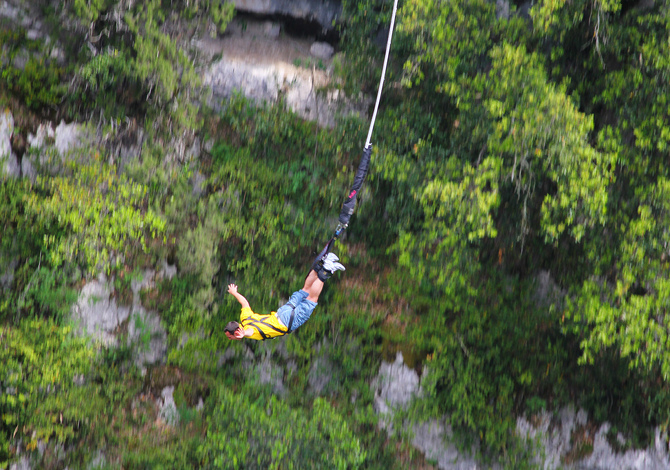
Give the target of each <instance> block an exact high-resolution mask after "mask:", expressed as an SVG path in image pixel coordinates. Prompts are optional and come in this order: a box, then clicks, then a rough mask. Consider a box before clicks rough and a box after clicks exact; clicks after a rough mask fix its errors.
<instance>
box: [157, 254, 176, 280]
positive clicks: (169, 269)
mask: <svg viewBox="0 0 670 470" xmlns="http://www.w3.org/2000/svg"><path fill="white" fill-rule="evenodd" d="M176 275H177V266H175V265H174V264H172V265H171V264H168V262H167V260H165V259H164V260H163V261H161V269H160V271H159V272H158V277H160V278H163V279H172V278H173V277H175V276H176Z"/></svg>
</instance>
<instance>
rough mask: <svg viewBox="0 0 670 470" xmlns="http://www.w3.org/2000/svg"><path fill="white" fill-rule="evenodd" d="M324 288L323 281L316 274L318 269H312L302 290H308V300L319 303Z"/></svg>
mask: <svg viewBox="0 0 670 470" xmlns="http://www.w3.org/2000/svg"><path fill="white" fill-rule="evenodd" d="M322 289H323V281H322V280H321V279H319V277H318V276H317V275H316V271H314V270H311V271H310V272H309V274H308V275H307V279H305V285H304V286H303V287H302V290H304V291H305V292H307V300H311V301H312V302H315V303H317V302H318V301H319V294H321V290H322Z"/></svg>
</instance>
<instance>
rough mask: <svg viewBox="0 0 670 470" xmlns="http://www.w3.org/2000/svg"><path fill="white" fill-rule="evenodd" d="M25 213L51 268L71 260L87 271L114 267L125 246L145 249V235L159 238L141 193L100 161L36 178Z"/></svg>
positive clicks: (156, 218) (160, 227) (159, 224)
mask: <svg viewBox="0 0 670 470" xmlns="http://www.w3.org/2000/svg"><path fill="white" fill-rule="evenodd" d="M36 189H37V191H35V192H33V193H31V194H29V195H28V197H27V201H26V212H27V213H28V214H29V215H30V216H31V217H34V218H35V220H36V221H37V224H38V227H40V228H41V229H42V230H44V232H45V236H44V242H43V243H44V248H45V250H46V251H47V253H48V255H49V261H50V262H51V263H52V265H53V266H60V265H61V264H62V263H63V262H65V261H75V262H79V263H81V264H83V265H84V266H86V267H87V268H88V269H89V271H90V272H95V271H97V270H106V271H109V270H110V269H111V268H112V267H113V266H119V265H120V263H121V259H122V258H121V256H122V255H124V254H125V253H127V252H128V251H129V248H130V246H132V245H133V242H135V245H136V246H137V245H139V247H141V248H142V249H143V250H145V251H146V250H147V245H146V236H147V235H150V236H151V238H156V237H157V236H159V235H160V234H162V233H163V231H164V229H165V221H164V220H163V219H162V218H161V216H160V215H158V214H157V213H155V212H154V210H152V209H151V208H148V207H147V204H148V202H149V201H148V196H147V188H146V187H145V186H143V185H141V184H138V183H134V182H132V181H130V180H128V178H126V177H125V176H124V175H123V174H117V172H116V168H115V167H113V166H111V165H107V164H104V163H101V162H100V157H99V155H98V154H97V153H96V154H95V156H94V158H93V159H92V161H91V162H86V163H82V164H78V163H76V162H68V163H66V164H65V172H64V173H63V175H62V176H55V177H49V176H38V177H37V180H36Z"/></svg>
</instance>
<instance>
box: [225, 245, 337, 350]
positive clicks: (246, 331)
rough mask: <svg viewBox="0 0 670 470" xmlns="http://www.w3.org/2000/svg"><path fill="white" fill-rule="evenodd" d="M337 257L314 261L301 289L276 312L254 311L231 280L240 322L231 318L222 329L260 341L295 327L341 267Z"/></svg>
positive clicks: (235, 336)
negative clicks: (240, 309)
mask: <svg viewBox="0 0 670 470" xmlns="http://www.w3.org/2000/svg"><path fill="white" fill-rule="evenodd" d="M338 261H339V258H338V257H337V256H336V255H335V254H334V253H328V254H327V255H326V256H325V257H324V258H323V259H322V260H320V261H317V262H315V263H314V265H313V266H312V269H311V270H310V271H309V274H308V275H307V278H306V279H305V285H304V286H303V287H302V289H301V290H299V291H296V292H294V293H293V295H291V298H290V299H289V301H288V302H287V303H286V304H285V305H283V306H281V307H279V309H278V310H277V311H276V312H270V314H269V315H260V314H258V313H254V312H253V311H252V310H251V307H250V306H249V301H248V300H247V299H246V298H245V297H244V296H243V295H242V294H240V293H239V292H238V291H237V286H236V285H235V284H230V285H229V286H228V293H229V294H231V295H232V296H233V297H235V299H237V301H238V302H239V303H240V305H241V306H242V312H241V313H240V321H239V322H236V321H231V322H229V323H228V324H227V325H226V328H225V333H226V336H227V337H228V339H233V340H239V339H243V338H249V339H255V340H258V341H262V340H265V339H269V338H276V337H278V336H283V335H285V334H288V333H291V332H293V331H295V330H297V329H298V328H299V327H300V326H301V325H302V324H303V323H305V322H306V321H307V320H309V317H310V316H311V315H312V312H313V311H314V308H315V307H316V305H317V302H318V301H319V294H321V290H322V289H323V283H324V282H325V281H326V280H327V279H328V278H330V276H332V275H333V273H334V272H335V271H338V270H339V271H344V266H342V264H340V263H339V262H338Z"/></svg>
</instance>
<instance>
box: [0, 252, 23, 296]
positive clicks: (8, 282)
mask: <svg viewBox="0 0 670 470" xmlns="http://www.w3.org/2000/svg"><path fill="white" fill-rule="evenodd" d="M18 265H19V260H18V258H14V259H12V260H11V261H10V262H9V263H8V264H7V268H6V269H5V272H4V273H2V275H0V288H2V290H3V291H6V290H7V289H9V288H10V287H11V286H12V282H14V271H16V267H17V266H18Z"/></svg>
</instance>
